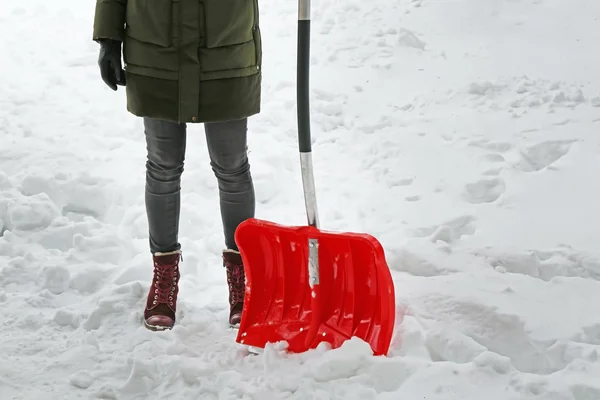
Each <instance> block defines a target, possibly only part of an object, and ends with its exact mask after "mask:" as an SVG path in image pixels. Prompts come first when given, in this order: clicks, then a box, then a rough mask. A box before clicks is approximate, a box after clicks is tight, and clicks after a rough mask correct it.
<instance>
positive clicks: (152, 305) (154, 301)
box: [144, 250, 181, 331]
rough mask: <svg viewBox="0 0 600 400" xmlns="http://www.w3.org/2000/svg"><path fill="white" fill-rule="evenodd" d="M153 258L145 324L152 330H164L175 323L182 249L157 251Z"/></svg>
mask: <svg viewBox="0 0 600 400" xmlns="http://www.w3.org/2000/svg"><path fill="white" fill-rule="evenodd" d="M152 258H153V259H154V278H153V279H152V286H150V292H149V293H148V299H147V300H146V309H145V310H144V325H145V326H146V328H148V329H150V330H152V331H162V330H165V329H171V328H173V325H174V324H175V312H176V310H177V294H178V293H179V286H178V284H179V261H180V260H181V251H179V250H177V251H172V252H169V253H156V254H154V256H153V257H152Z"/></svg>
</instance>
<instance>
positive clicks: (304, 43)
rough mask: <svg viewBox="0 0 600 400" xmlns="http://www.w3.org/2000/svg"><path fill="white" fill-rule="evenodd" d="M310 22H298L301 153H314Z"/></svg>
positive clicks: (297, 91)
mask: <svg viewBox="0 0 600 400" xmlns="http://www.w3.org/2000/svg"><path fill="white" fill-rule="evenodd" d="M309 67H310V20H308V19H306V20H299V21H298V71H297V73H298V74H297V81H296V85H297V90H296V93H297V108H298V147H299V149H300V152H301V153H310V152H311V151H312V144H311V137H310V106H309Z"/></svg>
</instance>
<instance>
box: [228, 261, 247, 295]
mask: <svg viewBox="0 0 600 400" xmlns="http://www.w3.org/2000/svg"><path fill="white" fill-rule="evenodd" d="M245 278H246V277H245V275H244V267H243V266H242V265H231V264H229V265H227V282H228V284H229V301H230V303H231V304H232V305H234V304H236V303H241V302H242V301H244V289H245V284H246V282H245V280H246V279H245Z"/></svg>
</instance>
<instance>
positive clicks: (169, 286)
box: [152, 261, 179, 307]
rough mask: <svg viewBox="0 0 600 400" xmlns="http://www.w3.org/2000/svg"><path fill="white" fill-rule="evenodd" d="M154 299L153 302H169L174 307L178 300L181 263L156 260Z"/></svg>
mask: <svg viewBox="0 0 600 400" xmlns="http://www.w3.org/2000/svg"><path fill="white" fill-rule="evenodd" d="M154 277H155V281H154V300H153V301H152V304H154V305H157V304H168V305H169V306H170V307H173V305H174V304H175V301H176V297H177V293H176V289H177V282H178V280H179V263H178V262H177V261H176V262H175V263H173V264H167V265H163V264H160V263H159V262H157V261H155V262H154Z"/></svg>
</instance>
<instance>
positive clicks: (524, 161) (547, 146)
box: [517, 140, 575, 172]
mask: <svg viewBox="0 0 600 400" xmlns="http://www.w3.org/2000/svg"><path fill="white" fill-rule="evenodd" d="M573 142H575V140H548V141H545V142H541V143H538V144H536V145H533V146H531V147H528V148H526V149H525V150H523V151H521V161H520V162H519V163H518V164H517V168H519V169H521V171H523V172H536V171H540V170H542V169H544V168H548V167H550V166H552V164H554V163H556V162H557V161H558V160H560V159H561V158H563V157H564V156H566V155H567V154H568V153H569V151H570V150H571V145H572V144H573Z"/></svg>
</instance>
